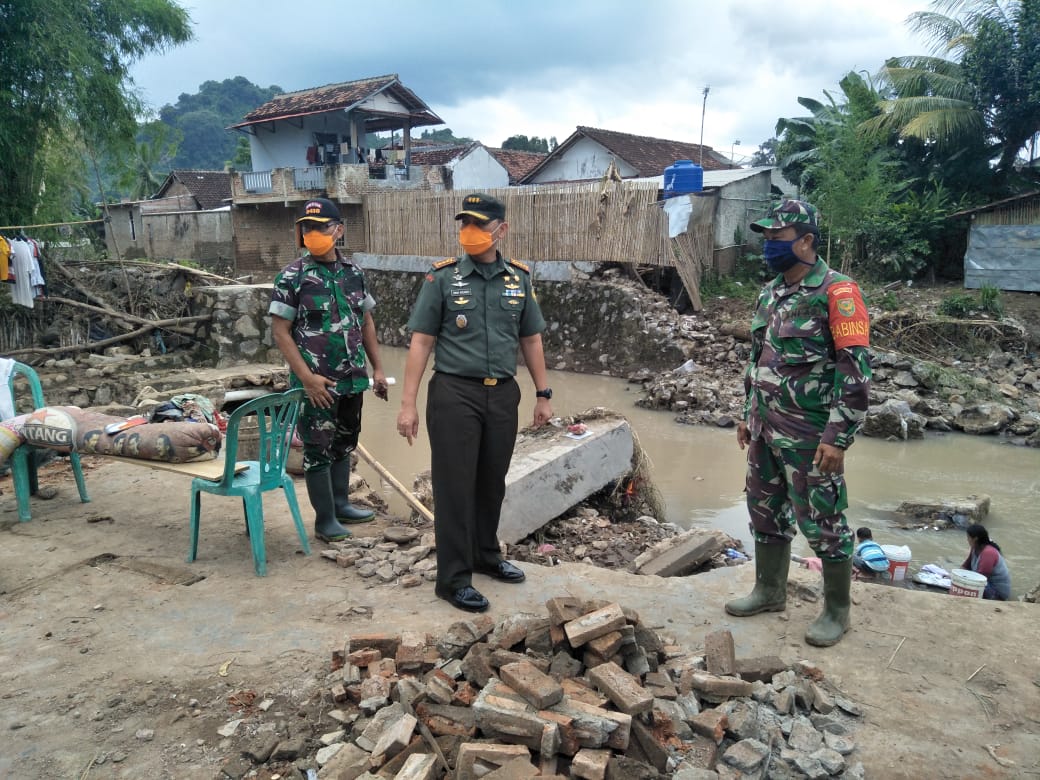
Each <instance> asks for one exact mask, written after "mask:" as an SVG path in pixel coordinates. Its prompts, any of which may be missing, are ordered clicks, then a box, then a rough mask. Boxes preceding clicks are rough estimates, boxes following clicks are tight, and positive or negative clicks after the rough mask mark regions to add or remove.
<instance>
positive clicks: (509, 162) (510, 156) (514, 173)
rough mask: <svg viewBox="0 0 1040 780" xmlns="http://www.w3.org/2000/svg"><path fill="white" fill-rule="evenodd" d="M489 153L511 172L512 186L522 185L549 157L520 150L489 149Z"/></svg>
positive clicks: (545, 154) (544, 154) (510, 181)
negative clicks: (526, 177)
mask: <svg viewBox="0 0 1040 780" xmlns="http://www.w3.org/2000/svg"><path fill="white" fill-rule="evenodd" d="M488 151H489V152H491V154H492V156H494V158H495V159H496V160H498V161H499V162H500V163H502V165H503V167H505V169H506V170H507V171H509V184H510V186H515V185H517V184H520V182H521V181H523V179H524V177H525V176H527V174H529V173H530V172H531V171H532V170H534V169H535V167H537V166H538V165H540V164H541V162H542V161H543V160H544V159H545V158H546V157H548V154H547V153H545V152H522V151H520V150H519V149H488Z"/></svg>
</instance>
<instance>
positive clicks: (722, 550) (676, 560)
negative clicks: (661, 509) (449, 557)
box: [321, 513, 747, 588]
mask: <svg viewBox="0 0 1040 780" xmlns="http://www.w3.org/2000/svg"><path fill="white" fill-rule="evenodd" d="M590 524H591V525H593V526H595V527H596V528H598V529H599V530H600V532H601V533H602V532H603V531H609V537H610V538H604V539H602V540H595V541H592V542H591V543H589V544H588V545H586V544H574V545H571V546H564V545H560V546H556V545H551V544H547V543H545V544H542V545H541V546H536V545H535V544H534V543H530V544H525V543H524V542H523V541H522V542H520V543H519V544H516V545H505V546H504V548H503V554H504V556H505V557H507V558H511V559H513V560H518V561H521V562H524V561H526V562H533V563H538V564H541V565H550V566H552V565H557V564H559V563H564V562H570V561H574V560H577V561H580V562H581V563H587V564H590V565H598V566H603V567H604V568H613V569H620V568H627V569H628V570H629V571H631V572H633V573H635V574H645V575H656V576H658V577H685V576H687V575H690V574H694V573H697V572H698V571H702V570H705V569H712V568H719V567H722V566H733V565H739V564H742V563H744V562H746V561H747V556H745V555H744V554H743V553H742V552H739V550H740V549H741V548H742V546H743V545H742V544H741V542H740V541H739V540H736V539H734V538H732V537H731V536H729V535H727V534H725V533H723V532H722V531H719V530H707V529H697V528H694V529H690V530H688V531H682V530H681V529H679V528H677V527H676V526H667V530H663V531H662V532H661V533H656V532H654V531H653V530H651V532H650V533H649V534H644V535H642V536H639V537H636V536H635V535H633V534H632V533H631V531H630V530H626V529H631V527H632V526H633V525H635V526H640V527H642V528H650V529H655V528H661V529H666V525H663V524H659V523H658V522H657V521H656V520H654V519H653V518H650V517H647V518H640V519H639V520H638V521H636V523H634V524H633V523H612V522H611V521H610V520H608V519H606V518H601V517H598V516H596V515H595V514H594V513H593V515H591V519H590V516H581V517H580V518H577V517H576V518H559V519H557V520H555V521H553V523H551V524H550V525H551V526H559V527H563V526H564V525H566V526H567V527H568V528H573V527H574V526H588V525H590ZM673 529H674V530H673ZM604 535H605V536H606V535H607V534H604ZM435 549H436V538H435V536H434V534H433V533H431V532H426V533H423V532H421V531H420V530H418V529H416V528H412V527H409V526H390V527H389V528H386V529H384V530H383V531H382V532H381V534H380V535H379V536H353V537H350V538H348V539H344V540H343V541H340V542H333V543H331V544H330V545H329V546H328V547H327V548H326V549H324V550H322V552H321V555H322V556H323V557H325V558H327V559H329V560H331V561H334V562H335V563H337V564H338V565H340V566H343V567H344V568H350V567H353V568H354V569H355V571H356V572H357V574H358V575H360V576H361V577H362V578H364V579H369V578H372V579H374V580H375V581H377V582H379V583H381V584H384V585H388V584H390V583H396V584H398V585H400V586H402V587H405V588H414V587H416V586H417V585H420V584H422V582H423V581H424V580H425V581H427V582H434V581H435V580H436V579H437V561H436V556H435V555H434V554H433V553H434V551H435Z"/></svg>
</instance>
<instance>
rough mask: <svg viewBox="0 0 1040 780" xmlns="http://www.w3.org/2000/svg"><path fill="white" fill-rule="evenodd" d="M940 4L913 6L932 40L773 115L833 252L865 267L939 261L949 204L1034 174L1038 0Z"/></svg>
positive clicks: (871, 273) (784, 157) (1011, 190)
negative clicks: (799, 109) (792, 111)
mask: <svg viewBox="0 0 1040 780" xmlns="http://www.w3.org/2000/svg"><path fill="white" fill-rule="evenodd" d="M931 8H932V10H930V11H922V12H918V13H914V14H912V15H911V17H910V20H909V23H910V26H911V28H912V29H913V30H915V31H917V32H919V33H923V34H924V36H925V38H926V40H927V42H928V43H929V44H930V45H931V48H932V53H931V54H928V55H911V56H904V57H890V58H889V59H887V60H886V62H885V64H884V66H883V67H882V68H881V70H880V71H879V73H878V74H877V75H876V76H869V75H866V74H863V73H859V72H852V73H847V74H846V75H845V76H844V78H842V79H841V81H840V82H839V86H840V91H839V92H836V93H833V94H832V93H830V92H826V91H825V92H824V96H825V99H824V100H815V99H813V98H806V97H800V98H798V102H799V103H800V104H801V105H802V106H804V107H805V108H806V109H808V111H809V114H808V115H807V116H802V117H790V118H781V119H780V120H779V121H778V122H777V126H776V130H777V142H776V144H775V146H774V148H775V151H776V157H777V159H778V160H779V164H780V166H781V168H782V170H783V173H784V175H785V177H786V178H788V179H789V180H790V181H792V182H795V183H797V184H798V185H799V187H800V190H801V194H802V197H804V198H805V199H807V200H809V201H811V202H813V203H814V204H815V205H816V206H817V207H819V209H820V213H821V215H822V229H823V232H824V233H825V239H826V240H827V241H828V243H829V244H830V246H831V247H832V251H833V252H834V254H835V256H834V257H832V261H831V262H832V265H836V266H840V267H842V268H843V269H845V270H849V271H851V272H852V273H853V274H854V275H856V276H858V277H860V278H861V280H865V279H868V278H873V279H878V280H885V279H905V278H916V277H921V276H932V275H934V274H935V272H936V271H937V270H939V269H941V267H942V264H943V260H944V256H943V251H944V249H945V247H944V244H943V239H944V238H945V237H946V236H947V235H948V234H949V232H950V231H951V229H952V228H955V227H956V226H955V225H954V224H953V223H950V222H949V221H948V220H947V217H948V216H949V215H950V214H951V213H953V212H956V211H959V210H961V209H963V208H966V207H970V206H972V205H978V204H981V203H987V202H990V201H993V200H998V199H1001V198H1006V197H1010V196H1013V195H1015V194H1018V193H1021V192H1025V191H1029V190H1033V189H1036V188H1037V186H1038V174H1037V172H1036V170H1035V169H1033V168H1031V167H1029V166H1024V165H1021V162H1022V153H1023V150H1026V151H1028V147H1029V144H1030V143H1032V142H1033V139H1034V134H1035V133H1037V132H1038V130H1040V2H1038V0H934V1H933V2H932V4H931ZM771 140H772V139H771ZM1029 154H1030V155H1031V152H1030V153H1029ZM960 303H963V302H958V301H952V302H951V303H950V304H949V306H950V307H952V309H953V310H957V309H958V307H959V305H960ZM990 313H996V312H994V311H990Z"/></svg>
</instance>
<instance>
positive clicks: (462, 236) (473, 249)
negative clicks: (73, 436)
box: [459, 224, 498, 255]
mask: <svg viewBox="0 0 1040 780" xmlns="http://www.w3.org/2000/svg"><path fill="white" fill-rule="evenodd" d="M495 230H498V228H495ZM495 230H492V231H491V232H490V233H489V232H488V231H486V230H481V229H480V228H479V227H477V226H476V225H472V224H470V225H464V226H463V227H462V229H461V230H460V231H459V243H460V244H462V248H463V249H465V250H466V254H468V255H482V254H484V253H485V252H487V251H488V250H489V249H491V247H493V246H494V245H495V237H494V236H495Z"/></svg>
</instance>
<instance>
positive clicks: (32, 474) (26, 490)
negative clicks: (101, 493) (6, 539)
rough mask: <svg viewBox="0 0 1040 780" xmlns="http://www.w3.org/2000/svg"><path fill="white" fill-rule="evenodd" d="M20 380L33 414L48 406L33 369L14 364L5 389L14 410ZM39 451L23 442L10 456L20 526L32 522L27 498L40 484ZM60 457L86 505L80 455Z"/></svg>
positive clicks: (85, 486)
mask: <svg viewBox="0 0 1040 780" xmlns="http://www.w3.org/2000/svg"><path fill="white" fill-rule="evenodd" d="M19 376H23V377H25V379H26V381H27V382H28V384H29V392H30V393H31V395H32V404H33V408H32V410H33V411H35V410H36V409H42V408H43V407H45V406H46V405H47V403H46V402H45V401H44V400H43V387H42V386H41V385H40V377H39V376H38V375H37V374H36V371H35V370H34V369H33V368H32V366H27V365H25V364H24V363H19V362H17V361H15V364H14V368H12V369H11V375H10V377H9V378H8V380H7V386H8V389H9V390H10V392H11V400H12V401H13V402H14V408H15V410H16V411H17V409H18V405H19V404H18V396H17V395H16V394H15V393H16V387H15V379H16V378H17V377H19ZM39 449H41V448H40V447H34V446H33V445H31V444H29V443H27V442H26V443H23V444H19V445H18V448H17V449H16V450H15V451H14V452H13V453H11V458H10V463H11V476H12V477H13V479H14V494H15V497H16V498H17V500H18V519H19V520H20V521H21V522H23V523H27V522H29V521H30V520H32V513H31V510H30V508H29V497H30V496H35V495H36V491H37V490H38V489H39V480H38V479H37V473H36V451H37V450H39ZM52 452H53V450H52ZM59 454H61V455H66V456H67V457H68V459H69V460H70V461H71V462H72V473H73V475H74V476H75V477H76V487H77V488H79V500H80V501H82V502H83V503H84V504H86V503H88V502H89V501H90V496H89V495H87V485H86V483H85V482H84V481H83V467H82V466H81V465H80V462H79V453H78V452H70V453H59Z"/></svg>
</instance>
